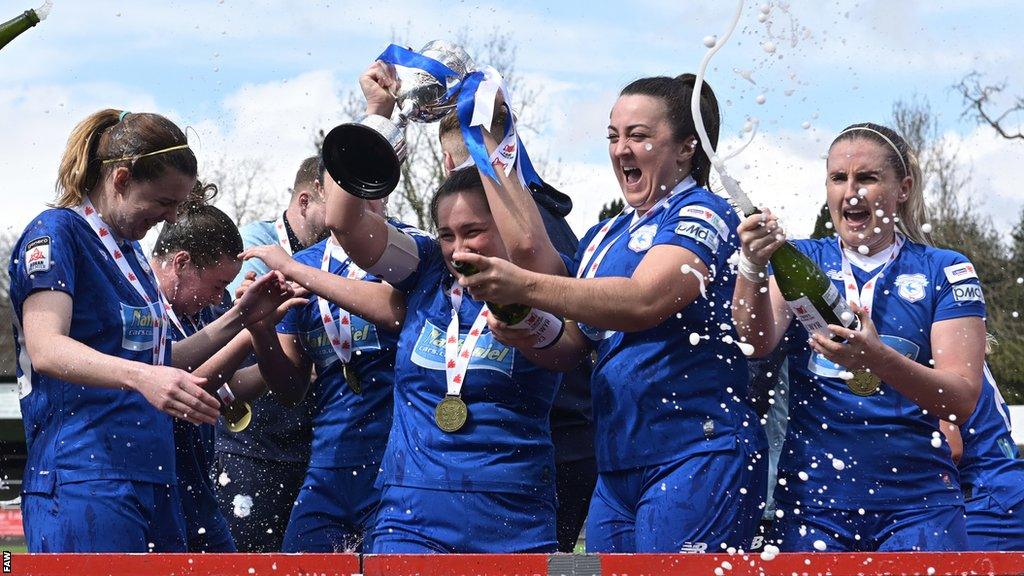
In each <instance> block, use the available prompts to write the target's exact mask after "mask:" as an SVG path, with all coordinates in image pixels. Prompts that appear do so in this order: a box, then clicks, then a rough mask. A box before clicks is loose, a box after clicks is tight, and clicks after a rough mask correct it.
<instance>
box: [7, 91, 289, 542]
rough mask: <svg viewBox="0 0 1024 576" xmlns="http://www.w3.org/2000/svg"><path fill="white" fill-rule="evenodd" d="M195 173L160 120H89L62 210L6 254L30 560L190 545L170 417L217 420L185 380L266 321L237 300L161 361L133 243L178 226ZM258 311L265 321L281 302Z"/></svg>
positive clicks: (62, 179) (145, 268)
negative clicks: (247, 328) (42, 555)
mask: <svg viewBox="0 0 1024 576" xmlns="http://www.w3.org/2000/svg"><path fill="white" fill-rule="evenodd" d="M195 176H196V159H195V156H194V155H193V154H192V152H191V150H189V148H188V144H187V143H186V141H185V135H184V134H183V133H182V132H181V130H180V129H179V128H178V127H177V126H175V125H174V124H173V123H172V122H170V121H169V120H167V119H166V118H164V117H162V116H159V115H156V114H127V113H119V112H118V111H117V110H103V111H100V112H97V113H95V114H93V115H91V116H89V117H88V118H86V119H85V120H84V121H83V122H81V123H80V124H79V125H78V126H77V127H76V128H75V130H74V131H73V132H72V134H71V137H70V138H69V140H68V146H67V149H66V150H65V152H64V156H63V159H62V161H61V167H60V171H59V177H58V183H57V189H58V192H59V195H58V198H57V200H56V202H55V204H56V206H57V207H56V208H53V209H50V210H46V211H44V212H42V213H41V214H40V215H39V216H37V217H36V218H34V219H33V221H32V223H31V224H29V226H28V227H27V228H26V230H25V232H24V233H23V235H22V237H21V239H20V240H19V241H18V244H17V245H16V247H15V251H14V253H13V255H12V258H11V265H10V276H11V303H12V307H13V309H14V331H15V336H16V347H17V348H16V349H17V353H18V368H17V372H18V380H19V387H20V391H21V409H22V415H23V422H24V425H25V436H26V443H27V445H28V461H27V463H26V469H25V476H24V484H23V486H22V494H23V499H22V502H23V504H22V509H23V514H24V523H25V533H26V540H27V542H28V547H29V550H30V551H33V552H106V551H117V552H145V551H147V550H163V551H182V550H184V549H185V542H184V526H183V521H182V517H181V510H180V504H179V502H178V495H177V490H176V488H175V486H174V485H175V482H176V478H175V463H174V445H173V442H174V440H173V433H172V420H171V418H170V417H169V416H174V417H177V418H182V419H184V420H187V421H188V422H190V423H192V424H199V423H207V424H212V423H213V422H215V421H216V418H217V416H218V409H219V406H220V403H219V402H218V401H217V400H216V399H215V398H214V397H213V396H212V395H211V394H210V393H209V392H207V391H205V390H204V389H203V386H204V385H205V384H206V382H205V380H204V379H203V378H199V377H196V376H193V375H191V374H189V373H188V372H186V371H185V370H183V369H182V368H186V369H191V368H193V367H196V366H198V365H200V364H201V363H202V362H203V361H204V360H206V359H207V358H208V357H209V356H210V355H211V354H212V353H213V351H215V350H217V349H218V348H219V347H221V346H223V345H224V344H225V343H226V342H228V340H229V339H230V338H231V337H233V336H234V335H235V334H236V333H237V332H238V330H239V329H240V327H241V325H242V324H243V323H252V322H255V321H256V320H258V319H260V318H262V317H263V316H264V315H265V314H267V313H268V310H267V307H266V306H265V305H264V304H261V303H258V302H255V300H256V299H255V298H254V297H253V296H248V295H247V297H245V298H242V299H241V300H240V302H239V303H238V304H236V309H235V310H233V314H230V315H226V316H225V317H224V318H223V319H221V320H219V321H217V322H214V323H213V324H212V325H211V326H210V327H208V328H207V329H206V330H204V331H203V334H202V335H201V336H197V337H195V338H188V339H186V340H183V341H181V342H179V343H177V344H176V345H175V346H174V350H173V354H171V349H170V342H169V340H168V337H167V329H168V323H167V322H166V321H165V318H166V314H165V313H164V309H163V300H162V297H161V295H160V291H159V287H158V286H157V283H156V280H155V279H154V277H153V274H152V271H151V270H150V268H149V264H148V262H147V260H146V258H145V256H144V255H143V254H142V251H141V248H140V246H139V244H138V240H139V239H141V238H142V237H143V236H144V235H145V234H146V232H147V231H148V230H149V229H150V228H152V227H153V226H154V225H156V224H157V223H159V222H161V221H163V220H167V221H169V222H173V221H174V220H175V218H176V211H177V209H178V206H179V204H181V203H182V202H183V201H184V200H185V199H186V197H188V195H189V193H190V192H191V191H192V188H193V185H194V183H195V179H196V178H195ZM264 284H266V281H264ZM242 300H244V302H242ZM261 302H262V300H261ZM268 302H269V303H270V304H272V305H273V307H272V308H270V311H272V310H273V308H276V307H277V304H278V303H279V302H278V301H275V300H274V299H269V300H268Z"/></svg>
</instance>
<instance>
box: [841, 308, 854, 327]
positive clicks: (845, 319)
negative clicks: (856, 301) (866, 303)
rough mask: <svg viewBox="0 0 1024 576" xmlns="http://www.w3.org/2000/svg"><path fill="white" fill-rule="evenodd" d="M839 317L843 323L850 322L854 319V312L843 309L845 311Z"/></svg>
mask: <svg viewBox="0 0 1024 576" xmlns="http://www.w3.org/2000/svg"><path fill="white" fill-rule="evenodd" d="M839 319H840V320H842V321H843V324H849V323H850V322H851V321H853V312H850V311H849V310H843V313H842V314H840V315H839Z"/></svg>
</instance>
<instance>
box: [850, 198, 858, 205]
mask: <svg viewBox="0 0 1024 576" xmlns="http://www.w3.org/2000/svg"><path fill="white" fill-rule="evenodd" d="M859 202H860V200H858V199H856V198H850V206H856V205H857V204H858V203H859Z"/></svg>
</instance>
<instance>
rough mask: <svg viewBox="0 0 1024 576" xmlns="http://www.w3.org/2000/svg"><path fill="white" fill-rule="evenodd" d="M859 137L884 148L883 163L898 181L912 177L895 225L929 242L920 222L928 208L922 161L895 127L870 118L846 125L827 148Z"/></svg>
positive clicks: (926, 242)
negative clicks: (889, 168) (878, 122)
mask: <svg viewBox="0 0 1024 576" xmlns="http://www.w3.org/2000/svg"><path fill="white" fill-rule="evenodd" d="M858 138H859V139H863V140H870V141H872V142H874V143H875V144H878V146H880V147H881V148H882V150H884V151H885V160H886V164H888V165H889V166H891V167H892V169H893V170H894V171H895V172H896V177H897V178H898V179H899V181H900V182H902V181H903V179H904V178H906V177H907V176H909V177H910V178H911V179H912V180H913V182H914V183H913V185H912V186H911V187H910V193H909V194H908V195H907V199H906V200H905V201H903V202H902V203H901V204H900V205H899V207H898V208H897V209H896V216H897V217H898V218H899V221H898V222H896V227H897V228H898V229H899V231H900V232H902V233H903V234H904V235H905V236H906V237H907V238H909V239H911V240H913V241H914V242H917V243H918V244H931V241H930V240H929V238H928V235H927V234H925V233H924V231H923V230H922V229H921V225H922V224H924V223H925V222H927V221H928V210H927V208H926V206H925V202H924V175H923V173H922V172H921V163H920V161H919V160H918V158H917V154H916V153H915V152H914V150H913V149H911V148H910V144H907V141H906V140H905V139H904V138H903V137H902V136H900V135H899V134H898V133H897V132H896V131H895V130H893V129H892V128H889V127H887V126H882V125H880V124H874V123H872V122H861V123H858V124H851V125H850V126H847V127H846V128H844V129H843V131H842V132H840V133H839V135H838V136H836V139H835V140H833V141H832V144H831V146H829V150H831V149H832V146H835V145H836V143H837V142H842V141H844V140H856V139H858Z"/></svg>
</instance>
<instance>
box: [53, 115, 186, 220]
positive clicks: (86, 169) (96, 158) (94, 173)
mask: <svg viewBox="0 0 1024 576" xmlns="http://www.w3.org/2000/svg"><path fill="white" fill-rule="evenodd" d="M186 144H187V142H186V138H185V133H184V132H182V131H181V129H180V128H178V127H177V126H176V125H175V124H174V123H173V122H171V121H170V120H168V119H167V118H165V117H163V116H161V115H159V114H148V113H143V114H131V113H128V112H126V111H122V110H114V109H113V108H107V109H105V110H100V111H98V112H94V113H92V114H90V115H89V116H88V117H86V119H85V120H82V121H81V122H79V123H78V125H77V126H75V129H74V130H72V131H71V135H70V136H68V143H67V146H66V147H65V148H64V155H63V156H62V157H61V160H60V168H58V170H57V183H56V186H55V188H56V191H57V197H56V199H55V200H54V203H53V205H54V206H57V207H61V208H68V207H72V206H78V205H79V204H81V203H82V201H83V200H84V199H85V197H86V196H88V194H89V193H90V192H92V191H93V189H95V187H96V185H97V184H98V183H99V181H100V179H101V178H102V177H103V176H105V175H106V174H109V173H110V171H112V170H114V169H115V168H117V167H120V166H126V167H127V168H128V169H129V171H130V172H131V176H132V178H134V179H136V180H154V179H156V178H159V177H160V176H161V175H162V174H163V173H164V171H165V170H166V169H167V168H173V169H175V170H177V171H178V172H181V173H182V174H184V175H186V176H189V177H192V178H195V176H196V172H197V162H196V157H195V154H193V153H192V150H190V149H189V148H188V147H187V145H186Z"/></svg>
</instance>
